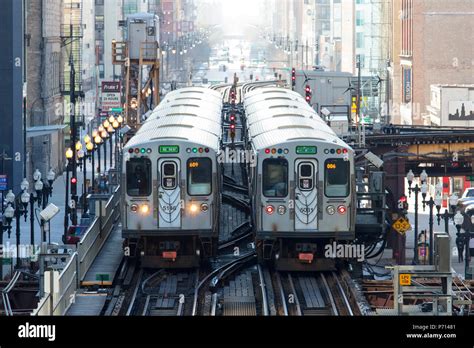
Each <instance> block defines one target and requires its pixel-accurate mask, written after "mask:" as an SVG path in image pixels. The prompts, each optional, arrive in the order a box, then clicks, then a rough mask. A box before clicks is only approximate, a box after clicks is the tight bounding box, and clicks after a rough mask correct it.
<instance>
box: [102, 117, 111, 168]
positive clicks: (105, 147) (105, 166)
mask: <svg viewBox="0 0 474 348" xmlns="http://www.w3.org/2000/svg"><path fill="white" fill-rule="evenodd" d="M109 126H110V123H109V120H105V121H104V122H102V127H104V131H105V132H106V133H107V135H106V136H105V138H104V137H103V136H102V135H105V133H104V132H101V136H102V139H104V171H105V172H106V171H107V169H106V168H107V141H106V140H107V139H108V135H109V134H108V129H109ZM110 167H112V163H110V164H109V168H110Z"/></svg>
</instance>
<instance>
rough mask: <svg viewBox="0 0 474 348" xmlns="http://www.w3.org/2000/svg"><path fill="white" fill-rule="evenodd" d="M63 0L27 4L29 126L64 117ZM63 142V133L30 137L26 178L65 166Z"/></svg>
mask: <svg viewBox="0 0 474 348" xmlns="http://www.w3.org/2000/svg"><path fill="white" fill-rule="evenodd" d="M61 13H62V0H41V1H38V0H28V1H27V32H26V36H27V38H28V40H27V82H28V85H27V86H28V89H27V123H28V127H39V126H48V125H60V124H63V123H64V115H63V113H62V112H58V107H57V106H58V105H60V104H61V103H62V96H61V91H60V82H59V81H60V71H61V59H60V58H61V38H60V35H61V33H60V32H61ZM63 143H64V140H63V136H62V133H61V132H56V133H53V134H51V135H46V136H38V137H35V138H30V139H29V140H28V142H27V156H28V161H27V163H28V165H27V176H28V177H29V178H30V179H31V176H32V173H33V171H34V170H35V169H39V170H40V171H41V172H42V173H43V174H45V173H47V172H48V170H49V169H50V168H53V169H54V170H55V171H56V172H60V171H61V169H62V166H63V156H62V155H61V154H62V153H64V145H63Z"/></svg>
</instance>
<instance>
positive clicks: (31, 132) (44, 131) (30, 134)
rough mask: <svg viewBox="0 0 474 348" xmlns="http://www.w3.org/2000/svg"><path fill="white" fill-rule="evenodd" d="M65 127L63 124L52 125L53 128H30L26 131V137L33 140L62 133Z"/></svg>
mask: <svg viewBox="0 0 474 348" xmlns="http://www.w3.org/2000/svg"><path fill="white" fill-rule="evenodd" d="M66 127H67V125H65V124H60V125H53V126H37V127H30V128H27V129H26V137H27V138H34V137H41V136H43V135H51V134H53V133H56V132H60V131H62V130H63V129H65V128H66Z"/></svg>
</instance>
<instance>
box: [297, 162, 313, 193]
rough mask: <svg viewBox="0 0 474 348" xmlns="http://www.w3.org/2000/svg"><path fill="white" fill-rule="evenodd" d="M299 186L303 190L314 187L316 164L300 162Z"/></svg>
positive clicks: (309, 189)
mask: <svg viewBox="0 0 474 348" xmlns="http://www.w3.org/2000/svg"><path fill="white" fill-rule="evenodd" d="M298 170H299V172H298V186H299V189H300V190H301V191H311V190H312V189H314V166H313V164H312V163H309V162H306V163H300V165H299V166H298Z"/></svg>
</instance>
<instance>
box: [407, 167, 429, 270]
mask: <svg viewBox="0 0 474 348" xmlns="http://www.w3.org/2000/svg"><path fill="white" fill-rule="evenodd" d="M423 172H424V171H423ZM425 174H426V172H425ZM423 178H424V179H425V180H426V179H427V177H425V175H423ZM406 179H407V182H408V196H409V197H411V193H412V192H413V193H414V194H415V231H414V232H415V242H414V245H413V252H414V255H413V263H414V264H417V263H418V194H419V193H420V192H422V190H423V191H424V196H423V197H426V192H427V191H428V188H427V186H426V185H425V186H423V184H425V183H424V182H423V183H422V188H420V187H419V186H418V184H416V185H415V187H412V184H413V181H414V180H415V174H414V173H413V171H412V170H411V169H410V170H409V171H408V173H407V176H406ZM420 179H421V175H420ZM423 201H424V198H423Z"/></svg>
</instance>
